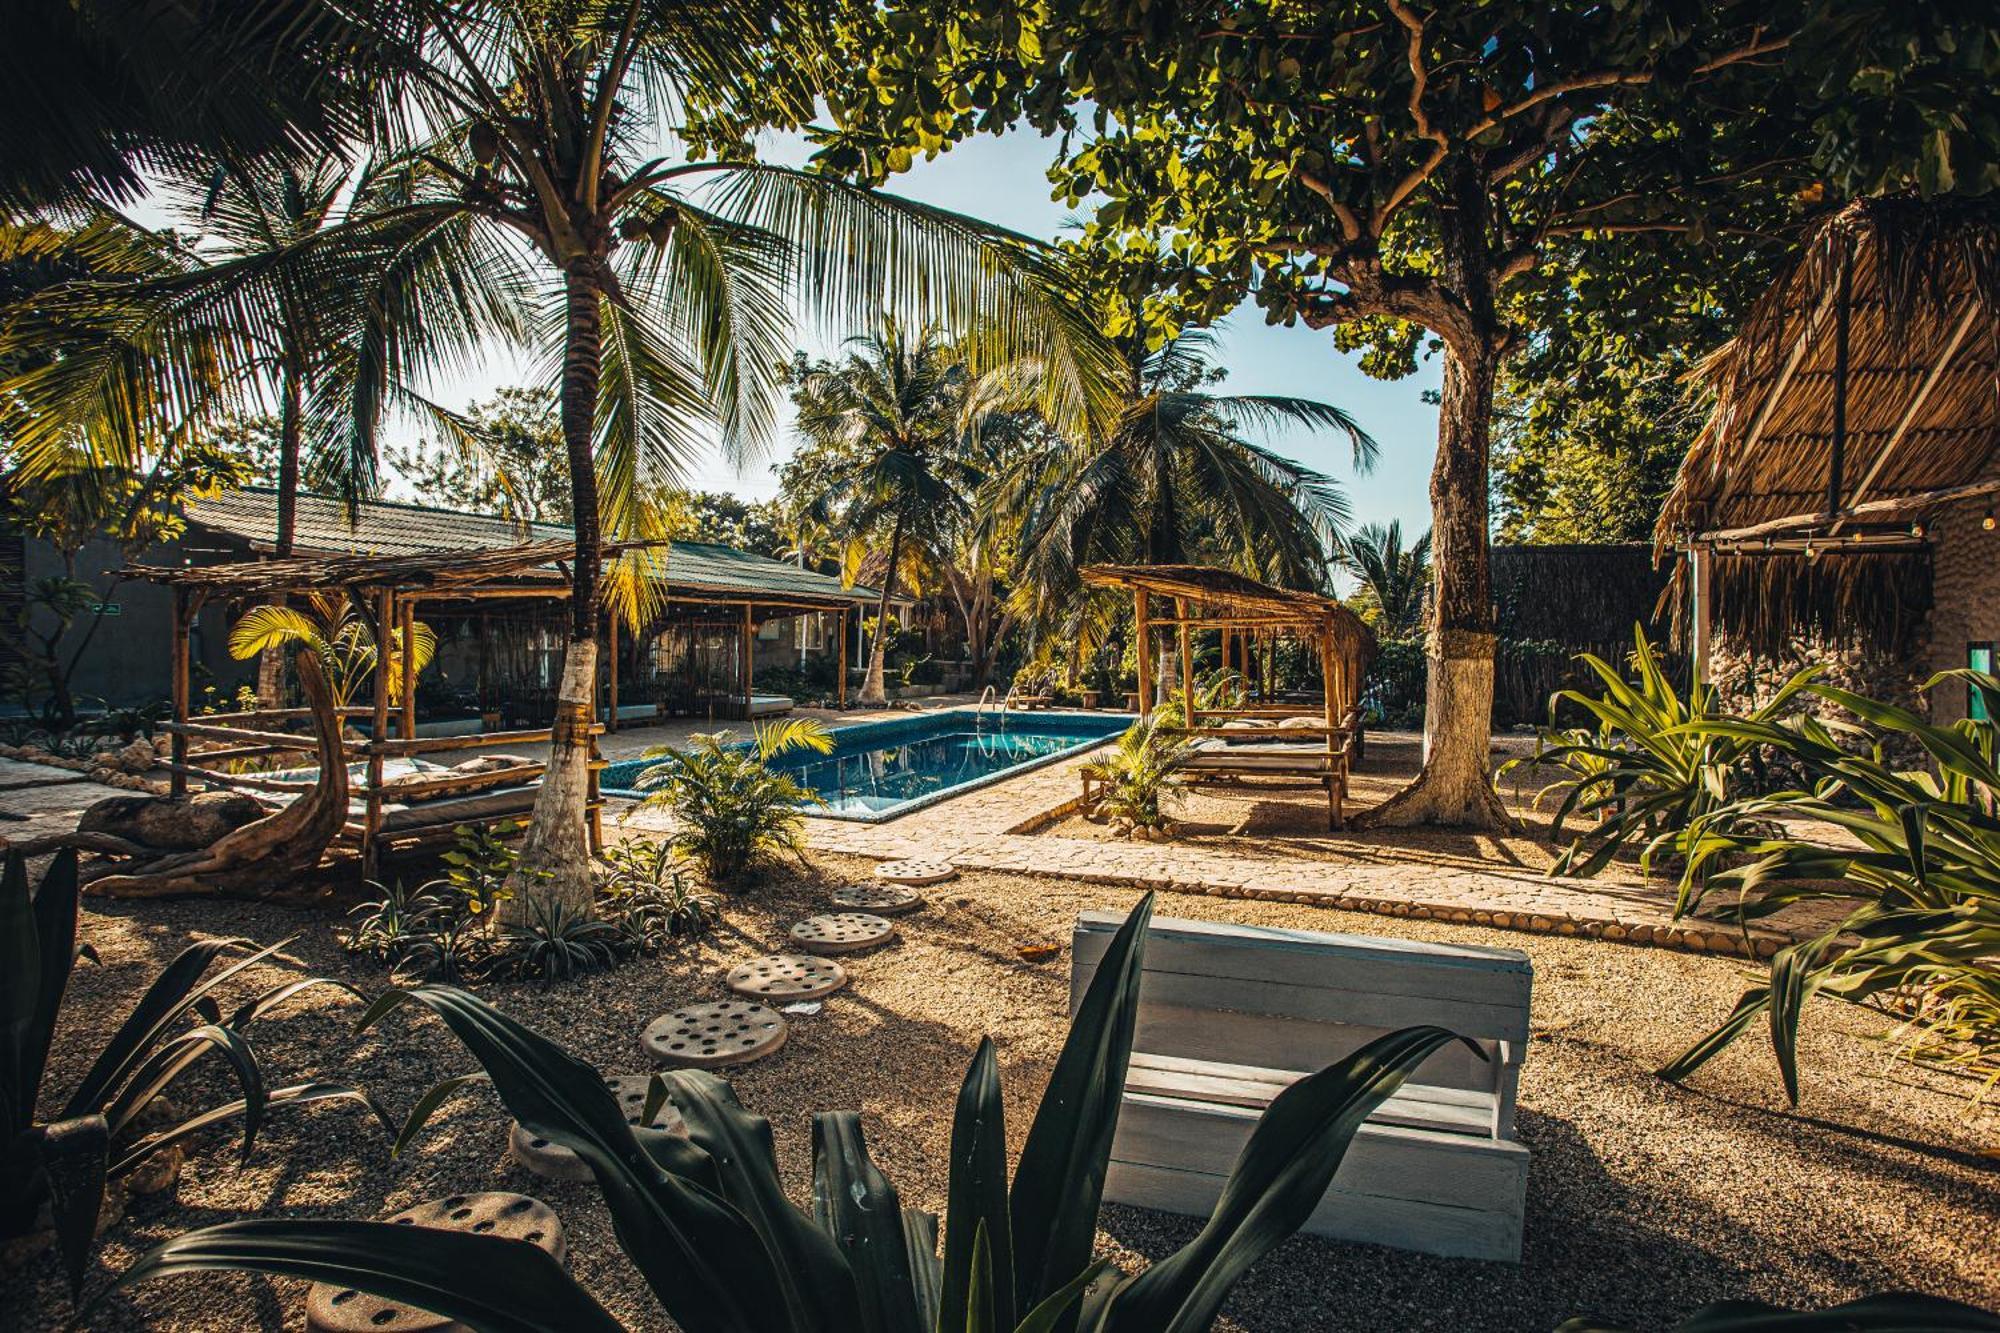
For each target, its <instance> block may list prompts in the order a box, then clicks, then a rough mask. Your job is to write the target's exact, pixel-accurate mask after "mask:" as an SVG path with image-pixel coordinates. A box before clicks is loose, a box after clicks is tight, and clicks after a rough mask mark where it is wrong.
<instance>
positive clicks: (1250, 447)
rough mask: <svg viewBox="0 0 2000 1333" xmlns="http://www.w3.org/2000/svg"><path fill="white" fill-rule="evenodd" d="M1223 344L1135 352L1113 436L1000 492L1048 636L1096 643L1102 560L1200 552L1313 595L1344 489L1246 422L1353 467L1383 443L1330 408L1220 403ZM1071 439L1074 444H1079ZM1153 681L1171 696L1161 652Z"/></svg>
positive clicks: (1177, 560) (1030, 469)
mask: <svg viewBox="0 0 2000 1333" xmlns="http://www.w3.org/2000/svg"><path fill="white" fill-rule="evenodd" d="M1213 346H1214V343H1213V338H1212V335H1211V334H1210V333H1209V332H1208V331H1206V330H1190V331H1188V332H1185V333H1182V334H1181V335H1180V336H1179V337H1178V338H1175V339H1174V340H1172V341H1170V342H1168V343H1167V344H1165V345H1164V346H1162V347H1160V348H1158V349H1157V350H1154V351H1150V352H1149V351H1147V350H1146V349H1145V348H1144V347H1143V346H1142V345H1139V344H1136V343H1134V344H1128V346H1127V348H1126V363H1127V364H1126V375H1125V385H1126V393H1125V401H1124V403H1123V405H1122V406H1121V408H1120V410H1119V413H1118V415H1117V417H1116V419H1115V421H1114V423H1113V424H1112V426H1111V428H1110V429H1109V430H1107V431H1103V432H1100V433H1093V434H1091V435H1089V436H1087V437H1084V438H1083V442H1082V443H1081V444H1077V443H1073V442H1071V441H1070V440H1065V439H1062V438H1053V439H1051V440H1050V441H1048V442H1047V443H1046V445H1045V447H1043V448H1042V449H1039V450H1036V451H1034V452H1031V453H1030V454H1028V455H1027V456H1026V457H1025V458H1023V459H1022V461H1021V462H1020V463H1018V464H1017V465H1016V466H1014V467H1013V468H1011V469H1010V470H1009V471H1008V472H1007V473H1006V474H1005V475H1004V476H1003V477H1002V478H1000V479H999V481H998V483H997V484H996V485H995V486H994V487H993V489H992V490H991V492H990V495H989V497H988V502H987V506H986V510H987V512H986V518H987V521H988V522H989V523H990V524H995V525H1002V524H1013V525H1018V528H1019V533H1020V536H1019V541H1020V556H1019V558H1018V560H1017V563H1016V574H1017V582H1016V584H1015V588H1014V597H1015V600H1016V603H1017V605H1019V606H1020V608H1021V609H1022V611H1023V613H1024V616H1032V619H1031V620H1030V623H1031V624H1032V625H1033V626H1034V627H1035V629H1036V632H1037V634H1038V635H1039V636H1047V635H1049V634H1051V633H1059V632H1064V631H1065V630H1066V631H1067V632H1070V633H1077V632H1079V631H1081V632H1082V633H1083V634H1084V635H1086V636H1087V635H1088V633H1089V632H1090V627H1091V626H1093V625H1095V626H1098V627H1099V628H1100V629H1102V627H1104V626H1105V625H1107V624H1108V623H1109V621H1108V620H1107V618H1106V617H1104V616H1102V615H1093V614H1088V613H1087V612H1088V606H1087V604H1088V603H1089V601H1090V599H1089V598H1088V597H1087V595H1086V593H1085V591H1084V589H1083V584H1082V580H1081V577H1080V575H1079V571H1080V570H1081V569H1082V567H1083V566H1085V565H1088V564H1095V563H1131V564H1152V565H1172V564H1187V563H1193V562H1195V561H1197V559H1198V558H1200V557H1202V556H1208V557H1211V558H1216V559H1220V560H1222V561H1224V562H1226V563H1227V564H1229V565H1230V566H1232V567H1234V568H1235V569H1237V570H1238V571H1239V572H1241V573H1244V574H1248V575H1251V576H1252V577H1256V578H1263V579H1268V580H1271V581H1273V582H1276V583H1280V584H1283V585H1286V586H1292V587H1315V586H1318V585H1319V584H1320V582H1321V581H1322V580H1323V578H1324V575H1325V565H1326V559H1327V552H1328V551H1329V550H1330V549H1332V548H1334V547H1335V546H1336V544H1337V543H1338V541H1339V538H1340V534H1341V531H1342V529H1343V528H1344V527H1345V525H1346V523H1347V520H1348V509H1347V500H1346V497H1345V496H1344V495H1343V494H1342V493H1341V490H1340V487H1339V485H1338V484H1337V483H1336V482H1334V481H1333V479H1332V478H1330V477H1327V476H1325V475H1323V474H1321V473H1319V472H1315V471H1313V470H1312V469H1310V468H1305V467H1302V466H1300V465H1299V464H1297V463H1295V462H1293V461H1292V460H1291V459H1288V458H1285V457H1283V456H1282V455H1280V454H1277V453H1274V452H1273V451H1271V450H1270V449H1267V448H1265V447H1263V446H1261V445H1258V444H1256V443H1253V442H1252V441H1251V440H1249V439H1247V438H1245V436H1244V434H1243V431H1242V427H1243V426H1244V425H1246V424H1249V425H1255V426H1260V427H1264V428H1270V427H1275V426H1280V425H1303V426H1310V427H1316V428H1319V429H1323V430H1332V431H1337V432H1339V433H1340V434H1342V435H1344V436H1346V437H1347V440H1348V442H1349V444H1350V446H1351V447H1352V449H1353V453H1354V461H1355V465H1356V467H1358V468H1362V469H1366V468H1368V467H1370V466H1372V465H1373V463H1374V459H1375V452H1376V445H1375V441H1374V440H1373V439H1372V438H1371V437H1370V436H1369V435H1368V433H1367V432H1366V431H1364V430H1362V428H1361V427H1360V425H1359V424H1358V423H1356V422H1355V420H1354V419H1353V418H1352V417H1351V416H1349V415H1348V414H1347V413H1346V412H1345V411H1343V410H1342V409H1340V408H1338V407H1335V406H1334V405H1333V404H1331V403H1323V402H1320V401H1318V400H1316V399H1310V398H1290V397H1278V396H1271V395H1266V394H1217V393H1213V392H1210V391H1209V386H1210V385H1212V384H1214V383H1215V382H1216V381H1217V380H1219V379H1220V378H1221V372H1220V371H1218V370H1216V369H1215V368H1214V367H1212V366H1211V364H1210V355H1211V353H1212V351H1213ZM1072 438H1073V437H1072ZM1160 653H1161V669H1160V671H1159V673H1157V674H1156V676H1155V679H1156V680H1158V681H1159V682H1160V683H1161V686H1162V688H1163V689H1164V690H1170V689H1171V687H1172V672H1173V664H1174V661H1175V658H1174V655H1173V654H1171V653H1170V652H1168V651H1167V645H1166V644H1164V643H1162V644H1161V646H1160Z"/></svg>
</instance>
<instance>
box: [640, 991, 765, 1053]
mask: <svg viewBox="0 0 2000 1333" xmlns="http://www.w3.org/2000/svg"><path fill="white" fill-rule="evenodd" d="M791 1035H792V1030H791V1027H790V1025H789V1024H787V1023H786V1022H785V1019H784V1015H782V1014H780V1013H779V1012H778V1011H777V1010H775V1009H770V1008H766V1007H765V1006H764V1005H761V1004H752V1003H751V1002H750V1001H748V1000H717V1001H716V1002H715V1003H713V1004H691V1005H688V1006H687V1007H686V1008H684V1009H676V1010H674V1011H673V1012H672V1013H668V1014H662V1015H661V1016H660V1017H658V1018H656V1019H654V1020H653V1021H652V1022H651V1023H650V1024H648V1025H647V1027H646V1030H645V1032H644V1033H642V1034H641V1035H640V1038H639V1041H640V1044H641V1045H643V1046H644V1047H645V1048H646V1053H647V1054H648V1055H650V1056H652V1057H653V1058H654V1059H655V1060H657V1061H659V1062H660V1063H661V1064H663V1065H674V1066H681V1067H685V1068H691V1069H713V1068H716V1067H718V1066H721V1065H741V1064H748V1063H749V1062H750V1061H752V1060H760V1059H762V1058H763V1057H765V1056H767V1055H769V1054H770V1053H771V1052H773V1051H775V1050H777V1049H778V1048H779V1047H780V1046H783V1045H784V1044H785V1038H787V1037H789V1036H791Z"/></svg>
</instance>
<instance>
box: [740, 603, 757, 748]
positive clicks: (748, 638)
mask: <svg viewBox="0 0 2000 1333" xmlns="http://www.w3.org/2000/svg"><path fill="white" fill-rule="evenodd" d="M756 635H757V627H756V625H755V624H754V623H752V621H751V619H750V603H748V602H745V603H743V720H744V721H745V722H748V721H750V720H751V718H752V717H753V716H754V714H753V713H752V712H751V709H750V676H751V666H752V658H753V657H754V656H755V653H756V649H755V647H754V645H753V644H752V640H753V639H755V637H756Z"/></svg>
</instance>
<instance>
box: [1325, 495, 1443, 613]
mask: <svg viewBox="0 0 2000 1333" xmlns="http://www.w3.org/2000/svg"><path fill="white" fill-rule="evenodd" d="M1338 559H1339V563H1340V565H1341V567H1342V568H1344V569H1346V570H1347V571H1348V572H1349V573H1351V574H1353V575H1354V577H1355V578H1356V579H1358V580H1359V581H1360V584H1361V586H1360V588H1359V589H1357V600H1358V601H1360V602H1361V603H1362V610H1363V615H1364V618H1365V617H1366V615H1367V613H1368V612H1369V611H1370V610H1371V609H1372V611H1373V612H1374V614H1375V616H1376V624H1377V627H1378V628H1379V629H1380V630H1381V631H1382V632H1383V633H1384V634H1388V635H1405V634H1410V633H1413V632H1414V631H1415V630H1416V629H1417V627H1418V626H1419V625H1420V624H1422V623H1423V618H1424V603H1425V601H1426V599H1427V598H1428V597H1429V596H1430V587H1431V534H1430V533H1429V531H1426V532H1425V533H1424V535H1423V536H1421V537H1419V538H1417V539H1416V541H1414V542H1412V543H1411V544H1410V549H1409V550H1407V551H1406V550H1404V549H1403V525H1402V522H1401V521H1400V520H1392V521H1391V522H1390V524H1389V526H1388V527H1386V528H1385V527H1383V526H1382V525H1381V524H1379V523H1370V524H1367V525H1366V526H1364V527H1362V528H1361V529H1360V530H1359V531H1357V532H1356V533H1355V534H1354V535H1353V536H1351V537H1349V538H1348V539H1347V540H1346V541H1344V542H1342V543H1341V545H1340V548H1339V556H1338Z"/></svg>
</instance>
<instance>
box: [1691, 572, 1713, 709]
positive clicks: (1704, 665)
mask: <svg viewBox="0 0 2000 1333" xmlns="http://www.w3.org/2000/svg"><path fill="white" fill-rule="evenodd" d="M1714 577H1715V549H1714V548H1713V547H1711V546H1706V545H1695V546H1691V547H1689V548H1688V614H1689V625H1688V669H1689V673H1690V674H1691V675H1692V676H1693V677H1694V683H1695V684H1696V685H1706V684H1708V679H1709V657H1710V655H1711V653H1712V651H1713V647H1712V645H1711V643H1710V638H1709V636H1710V632H1711V623H1712V619H1713V615H1714V609H1715V608H1714V605H1713V603H1714V600H1715V589H1714V586H1713V581H1714Z"/></svg>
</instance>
